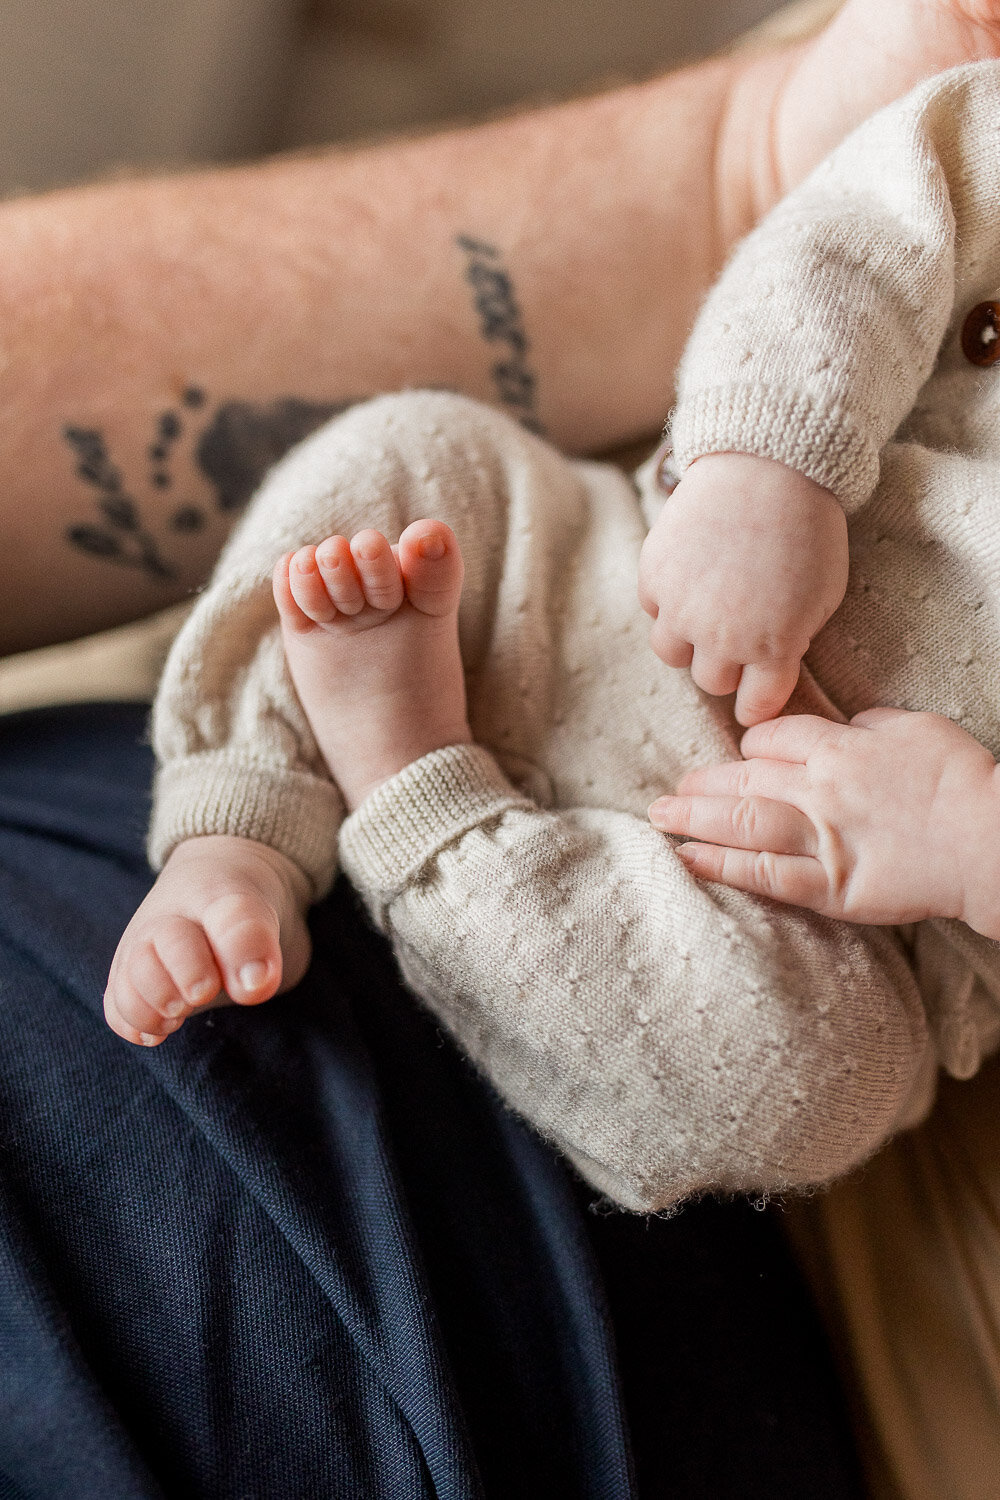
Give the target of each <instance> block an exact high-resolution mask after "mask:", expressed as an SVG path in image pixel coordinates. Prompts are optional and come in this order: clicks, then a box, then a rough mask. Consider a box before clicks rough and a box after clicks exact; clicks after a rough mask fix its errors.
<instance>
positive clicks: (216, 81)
mask: <svg viewBox="0 0 1000 1500" xmlns="http://www.w3.org/2000/svg"><path fill="white" fill-rule="evenodd" d="M0 8H2V20H0V59H2V61H0V67H2V77H0V84H2V87H0V192H11V191H17V190H23V189H30V188H38V187H42V186H45V185H48V184H50V183H59V182H66V181H73V180H76V179H78V178H81V177H85V176H89V175H92V174H94V173H96V172H102V171H107V170H109V169H114V168H116V167H120V166H123V165H129V164H140V165H148V164H156V163H179V162H183V161H211V160H227V159H232V158H235V157H239V156H241V155H253V154H255V153H258V152H261V151H265V150H271V149H275V148H279V147H281V146H285V145H295V144H300V143H305V142H318V141H325V140H338V139H345V138H350V137H352V136H356V135H359V134H369V133H372V132H381V131H385V130H399V129H405V128H407V127H409V126H412V125H420V124H429V123H432V122H434V121H438V120H442V119H447V118H451V117H455V116H456V115H459V116H460V115H468V114H474V113H477V112H481V111H483V110H490V109H495V108H498V107H503V106H506V105H509V104H511V103H513V102H515V101H517V100H519V99H523V98H525V97H532V98H537V97H545V96H552V95H558V94H562V93H566V92H568V91H571V90H573V89H576V88H579V87H581V86H582V85H586V84H588V83H591V82H593V81H595V80H599V79H605V78H608V77H634V76H641V75H643V74H645V73H648V72H650V71H653V70H655V69H656V68H658V67H666V66H668V65H670V64H671V63H673V62H675V61H678V60H680V59H682V58H684V57H688V56H693V55H696V54H697V53H699V52H704V51H707V50H709V49H710V48H712V47H714V46H716V45H718V44H719V43H720V42H722V41H724V40H725V39H726V38H727V37H729V36H732V35H734V34H735V33H736V32H738V31H739V30H741V29H742V28H744V27H745V26H747V25H751V24H753V23H754V22H755V21H757V20H759V19H760V18H761V17H762V16H764V15H766V14H768V13H769V12H771V11H773V10H775V9H776V8H777V5H776V0H621V3H619V4H617V5H609V4H608V0H2V6H0Z"/></svg>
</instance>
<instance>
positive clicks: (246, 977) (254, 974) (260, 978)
mask: <svg viewBox="0 0 1000 1500" xmlns="http://www.w3.org/2000/svg"><path fill="white" fill-rule="evenodd" d="M239 978H240V985H241V986H242V988H243V989H245V990H259V989H260V987H261V985H262V984H263V983H264V981H265V980H266V979H267V964H262V963H260V962H257V961H254V962H253V963H250V964H244V965H243V967H242V969H241V970H240V975H239Z"/></svg>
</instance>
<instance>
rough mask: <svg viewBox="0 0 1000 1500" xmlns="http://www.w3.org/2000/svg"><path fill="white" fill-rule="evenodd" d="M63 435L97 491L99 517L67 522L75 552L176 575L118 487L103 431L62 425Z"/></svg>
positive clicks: (157, 574)
mask: <svg viewBox="0 0 1000 1500" xmlns="http://www.w3.org/2000/svg"><path fill="white" fill-rule="evenodd" d="M63 437H64V438H65V439H66V441H67V443H69V445H70V447H71V448H72V450H73V452H74V453H75V454H76V459H77V464H76V472H77V474H78V475H79V477H80V478H81V479H82V480H83V481H84V483H85V484H89V485H92V486H93V487H94V489H96V490H97V491H98V499H97V501H96V502H95V503H96V505H97V511H98V515H99V517H100V519H99V521H98V522H97V523H96V524H95V523H93V522H90V523H87V522H83V523H80V524H78V525H74V526H70V527H68V528H67V531H66V539H67V541H68V542H70V543H71V545H72V546H74V547H76V548H77V550H78V551H80V552H87V553H89V555H90V556H91V557H103V558H104V559H105V560H106V561H107V562H113V563H118V564H119V566H122V567H126V568H141V569H142V570H143V572H145V573H148V574H149V576H150V577H151V578H159V579H162V580H164V581H167V580H170V579H173V578H175V577H176V573H175V570H174V569H173V568H172V567H170V565H169V564H168V563H166V562H165V561H164V560H163V558H162V556H161V555H160V549H159V546H158V544H157V541H156V538H155V537H154V536H153V534H152V532H150V531H148V530H147V529H146V527H145V526H144V525H143V523H142V519H141V517H140V514H139V507H138V505H137V504H136V502H135V500H133V498H132V496H131V495H128V494H126V493H125V491H124V490H123V489H122V479H121V474H120V473H119V471H118V469H116V468H115V466H114V464H113V463H112V462H111V459H110V457H109V456H108V450H107V447H106V446H105V442H104V437H103V435H102V434H101V433H100V432H98V431H97V430H96V428H90V427H64V428H63Z"/></svg>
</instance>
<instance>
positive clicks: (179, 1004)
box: [163, 1000, 184, 1020]
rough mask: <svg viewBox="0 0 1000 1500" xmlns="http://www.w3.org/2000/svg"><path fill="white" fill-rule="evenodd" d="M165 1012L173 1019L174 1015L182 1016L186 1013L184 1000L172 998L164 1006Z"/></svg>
mask: <svg viewBox="0 0 1000 1500" xmlns="http://www.w3.org/2000/svg"><path fill="white" fill-rule="evenodd" d="M163 1014H164V1015H165V1016H169V1017H170V1018H171V1020H173V1018H174V1016H182V1015H183V1014H184V1001H183V1000H171V1002H170V1004H169V1005H165V1006H164V1007H163Z"/></svg>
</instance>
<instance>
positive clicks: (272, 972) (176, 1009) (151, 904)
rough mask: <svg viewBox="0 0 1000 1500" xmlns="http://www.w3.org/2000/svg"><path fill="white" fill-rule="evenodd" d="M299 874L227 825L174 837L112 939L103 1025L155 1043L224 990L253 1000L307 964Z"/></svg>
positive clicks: (304, 898)
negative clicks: (226, 830)
mask: <svg viewBox="0 0 1000 1500" xmlns="http://www.w3.org/2000/svg"><path fill="white" fill-rule="evenodd" d="M308 890H309V888H308V882H307V881H306V879H305V876H304V875H303V874H302V872H301V871H300V870H299V869H298V868H297V867H296V866H295V865H294V864H293V863H292V862H291V860H289V859H286V858H285V856H284V855H282V854H279V853H277V852H276V851H275V850H273V849H269V848H267V847H266V846H265V845H264V844H258V843H255V842H254V841H253V840H251V839H240V838H232V837H229V836H228V835H219V836H213V837H210V838H195V839H188V840H186V841H185V842H184V843H182V844H179V845H178V846H177V848H176V849H175V850H174V852H173V853H172V854H171V856H170V858H169V859H168V860H167V862H166V864H165V865H164V867H163V869H162V871H161V872H160V874H159V876H158V878H157V881H156V884H155V885H154V886H153V888H152V890H151V891H150V893H149V895H148V896H147V897H146V899H145V901H143V903H142V905H141V906H140V907H139V910H138V911H137V912H136V914H135V916H134V917H133V918H132V920H131V922H130V923H129V925H128V927H127V928H126V929H125V932H124V934H123V936H122V939H121V942H120V943H119V944H118V949H117V952H116V953H115V957H114V961H113V963H112V965H111V973H110V975H109V977H108V985H107V989H106V991H105V995H104V1014H105V1016H106V1018H107V1022H108V1025H109V1026H110V1027H111V1029H112V1030H113V1031H116V1032H117V1033H118V1035H119V1036H121V1037H124V1038H125V1040H126V1041H129V1042H137V1043H141V1044H142V1045H143V1046H146V1047H155V1046H156V1045H158V1043H160V1042H161V1041H163V1039H164V1037H167V1036H169V1035H170V1034H171V1032H174V1031H176V1030H177V1029H178V1027H179V1026H181V1025H182V1024H183V1023H184V1021H185V1020H186V1019H187V1017H188V1016H190V1015H192V1014H194V1013H195V1012H196V1011H200V1010H205V1009H207V1008H209V1007H210V1006H212V1005H213V1004H221V1003H225V1000H226V998H227V997H228V999H230V1000H233V1001H235V1002H236V1003H237V1004H239V1005H259V1004H260V1003H261V1001H263V1000H270V998H271V997H272V995H275V994H277V993H278V992H279V990H287V989H291V988H292V986H293V985H295V984H297V983H298V982H299V980H300V979H301V978H302V976H303V974H304V973H305V971H306V969H307V967H308V964H309V952H310V947H309V934H308V931H307V929H306V924H305V913H306V908H307V905H308Z"/></svg>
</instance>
